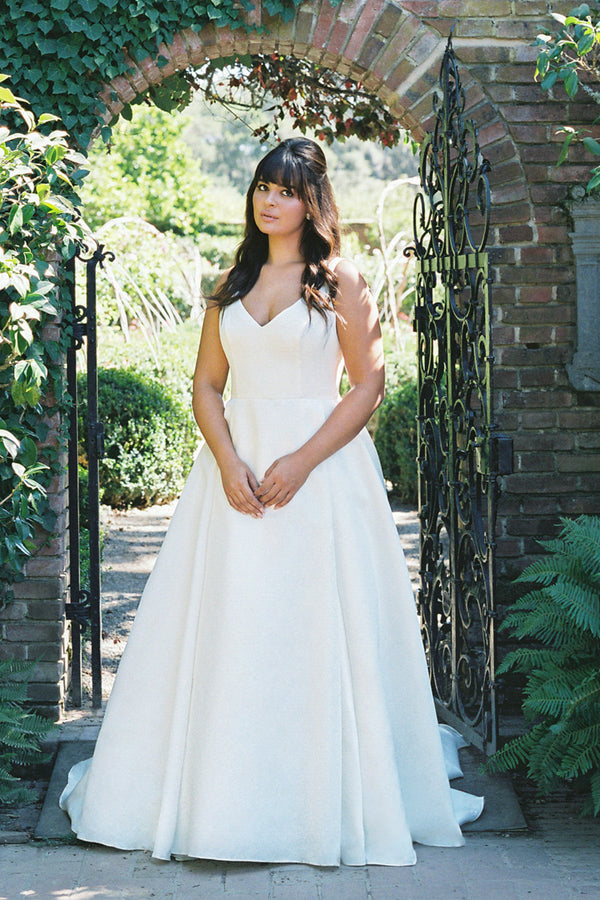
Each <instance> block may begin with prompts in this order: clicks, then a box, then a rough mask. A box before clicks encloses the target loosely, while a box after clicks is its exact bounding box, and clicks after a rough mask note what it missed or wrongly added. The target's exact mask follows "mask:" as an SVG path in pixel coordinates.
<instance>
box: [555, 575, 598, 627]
mask: <svg viewBox="0 0 600 900" xmlns="http://www.w3.org/2000/svg"><path fill="white" fill-rule="evenodd" d="M546 591H547V593H548V596H549V597H551V598H552V600H554V601H555V602H556V603H557V604H559V606H561V607H562V608H563V609H564V610H565V611H566V612H567V613H568V615H569V616H570V617H571V618H572V619H573V621H574V622H575V624H576V625H577V627H578V628H581V629H583V630H587V631H591V633H592V634H593V635H594V637H600V593H599V592H598V589H597V588H596V587H593V586H591V585H588V584H582V582H581V580H577V579H572V578H567V577H564V576H563V577H559V578H557V579H556V581H555V582H554V584H551V585H549V586H548V587H547V588H546Z"/></svg>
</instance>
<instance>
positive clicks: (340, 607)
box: [60, 300, 483, 866]
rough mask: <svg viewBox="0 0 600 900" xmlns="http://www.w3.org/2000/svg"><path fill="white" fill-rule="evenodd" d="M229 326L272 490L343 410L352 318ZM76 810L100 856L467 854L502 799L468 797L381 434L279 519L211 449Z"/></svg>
mask: <svg viewBox="0 0 600 900" xmlns="http://www.w3.org/2000/svg"><path fill="white" fill-rule="evenodd" d="M220 328H221V340H222V344H223V348H224V350H225V353H226V355H227V358H228V360H229V363H230V367H231V375H230V377H231V400H230V401H229V402H228V404H227V407H226V418H227V421H228V423H229V428H230V431H231V435H232V438H233V442H234V445H235V447H236V451H237V453H238V454H239V456H240V457H241V458H242V459H243V460H244V461H245V462H247V463H248V464H249V465H250V467H251V468H252V470H253V472H254V473H255V475H256V476H257V478H258V479H259V480H260V478H261V477H262V475H263V473H264V472H265V470H266V469H267V468H268V466H269V465H270V464H271V463H272V462H273V461H274V460H275V459H276V458H277V457H279V456H282V455H284V454H286V453H290V452H292V451H294V450H296V449H297V448H298V447H300V446H301V445H302V444H303V443H304V442H305V441H306V440H307V439H308V438H309V437H310V436H311V435H312V434H314V432H315V431H316V430H317V429H318V428H319V427H320V426H321V424H322V423H323V422H324V420H325V419H326V418H327V416H328V415H329V414H330V413H331V411H332V409H333V408H334V406H335V404H336V403H337V402H338V401H339V394H338V385H339V379H340V374H341V370H342V356H341V351H340V346H339V343H338V339H337V335H336V327H335V317H334V316H333V314H332V313H328V314H327V316H326V319H325V320H324V319H323V317H322V316H321V315H320V314H319V313H317V312H315V311H313V312H312V314H311V315H309V313H308V310H307V307H306V304H305V303H304V301H303V300H298V301H297V302H296V303H295V304H294V305H292V306H290V307H287V308H286V309H284V310H283V311H282V312H281V313H280V314H279V315H278V316H276V317H275V318H274V319H273V320H271V321H270V322H269V323H268V324H266V325H264V326H261V325H259V324H258V323H257V322H256V321H255V319H254V318H253V317H252V316H251V315H250V313H249V312H248V311H247V310H246V308H245V307H244V306H243V304H242V302H241V301H237V302H235V303H233V304H232V305H231V306H228V307H227V308H226V309H225V310H224V311H223V312H222V313H221V319H220ZM454 734H455V733H454ZM453 737H454V735H453V733H452V730H451V729H445V734H444V735H443V738H444V740H445V741H446V742H448V741H449V743H450V744H453V743H454V741H453ZM449 749H452V748H451V747H450V748H449ZM60 802H61V806H62V807H63V809H65V810H66V811H67V812H68V814H69V816H70V817H71V821H72V827H73V830H74V831H75V832H76V834H77V835H78V837H79V838H81V839H82V840H85V841H93V842H98V843H101V844H106V845H109V846H113V847H119V848H123V849H145V850H151V851H152V854H153V855H154V856H155V857H158V858H160V859H168V858H169V857H170V856H171V855H177V856H188V857H195V858H206V859H219V860H240V861H241V860H245V861H250V860H253V861H265V862H299V863H311V864H314V865H321V866H337V865H339V864H340V863H344V864H347V865H356V866H359V865H364V864H367V863H371V864H382V865H390V866H402V865H411V864H413V863H414V862H415V860H416V856H415V851H414V848H413V841H416V842H420V843H423V844H432V845H437V846H458V845H460V844H462V843H463V837H462V834H461V831H460V824H462V823H464V822H466V821H471V820H473V819H475V818H477V816H478V815H479V813H480V812H481V809H482V805H483V801H482V798H479V797H473V796H471V795H469V794H466V793H462V792H458V791H451V789H450V786H449V783H448V776H447V772H446V768H445V761H444V754H443V751H442V740H441V737H440V731H439V729H438V725H437V722H436V717H435V712H434V705H433V700H432V696H431V691H430V687H429V681H428V675H427V668H426V662H425V656H424V652H423V647H422V643H421V639H420V634H419V626H418V620H417V616H416V610H415V603H414V598H413V593H412V589H411V584H410V581H409V577H408V572H407V569H406V563H405V560H404V555H403V552H402V549H401V546H400V542H399V539H398V535H397V532H396V528H395V525H394V521H393V517H392V514H391V512H390V508H389V505H388V500H387V495H386V491H385V486H384V483H383V478H382V474H381V468H380V465H379V461H378V459H377V455H376V452H375V449H374V447H373V444H372V442H371V439H370V437H369V435H368V433H367V431H366V430H363V431H362V432H361V433H360V434H359V435H358V436H357V437H356V438H354V439H353V440H352V441H350V443H348V444H347V445H346V446H345V447H343V448H342V449H341V450H339V451H338V452H336V453H335V454H334V455H333V456H331V457H330V458H329V459H327V460H325V461H324V462H322V463H321V464H320V465H319V466H317V467H316V468H315V469H314V470H313V472H312V473H311V475H310V476H309V478H308V480H307V481H306V482H305V484H304V485H303V487H302V488H301V489H300V491H299V492H298V493H297V494H296V496H295V497H294V499H293V500H292V501H291V502H290V503H289V504H288V505H287V506H285V507H283V508H282V509H279V510H273V509H267V510H266V512H265V515H264V517H263V518H262V519H254V518H252V517H250V516H247V515H243V514H241V513H239V512H236V511H235V510H234V509H232V508H231V507H230V506H229V504H228V503H227V500H226V498H225V494H224V492H223V488H222V485H221V478H220V473H219V469H218V467H217V464H216V462H215V459H214V457H213V455H212V453H211V451H210V450H209V448H208V447H207V446H206V445H205V446H203V448H202V449H201V451H200V452H199V454H198V456H197V458H196V461H195V463H194V466H193V468H192V471H191V473H190V476H189V479H188V481H187V483H186V486H185V488H184V490H183V493H182V495H181V499H180V501H179V503H178V505H177V508H176V511H175V514H174V516H173V519H172V522H171V525H170V528H169V531H168V533H167V536H166V538H165V541H164V544H163V547H162V549H161V551H160V554H159V556H158V559H157V561H156V564H155V567H154V570H153V572H152V575H151V576H150V578H149V580H148V583H147V586H146V589H145V591H144V594H143V597H142V600H141V603H140V607H139V610H138V613H137V617H136V619H135V623H134V625H133V629H132V632H131V635H130V638H129V641H128V644H127V647H126V650H125V653H124V655H123V658H122V660H121V664H120V667H119V671H118V675H117V679H116V683H115V685H114V687H113V691H112V694H111V697H110V700H109V703H108V707H107V710H106V714H105V718H104V722H103V725H102V728H101V731H100V735H99V738H98V742H97V746H96V750H95V753H94V756H93V759H92V760H86V761H84V762H82V763H79V764H78V765H77V766H75V767H74V768H73V769H72V771H71V773H70V776H69V783H68V785H67V787H66V788H65V790H64V792H63V795H62V797H61V801H60Z"/></svg>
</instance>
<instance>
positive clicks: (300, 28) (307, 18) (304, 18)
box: [294, 7, 339, 47]
mask: <svg viewBox="0 0 600 900" xmlns="http://www.w3.org/2000/svg"><path fill="white" fill-rule="evenodd" d="M338 23H339V19H338ZM312 29H313V15H312V13H310V12H308V11H307V9H306V7H304V8H302V9H300V10H299V11H298V13H297V15H296V20H295V29H294V44H295V46H296V47H300V46H302V45H304V44H308V42H309V39H310V35H311V32H312Z"/></svg>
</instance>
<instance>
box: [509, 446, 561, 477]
mask: <svg viewBox="0 0 600 900" xmlns="http://www.w3.org/2000/svg"><path fill="white" fill-rule="evenodd" d="M554 461H555V454H554V453H540V452H539V451H537V450H536V451H533V452H526V453H515V471H516V472H554V471H555V464H554Z"/></svg>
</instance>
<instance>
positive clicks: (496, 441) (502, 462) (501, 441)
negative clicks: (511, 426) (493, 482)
mask: <svg viewBox="0 0 600 900" xmlns="http://www.w3.org/2000/svg"><path fill="white" fill-rule="evenodd" d="M491 442H492V459H491V463H492V471H493V472H495V473H496V474H497V475H512V472H513V440H512V438H511V437H510V435H508V434H493V435H492V436H491Z"/></svg>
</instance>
